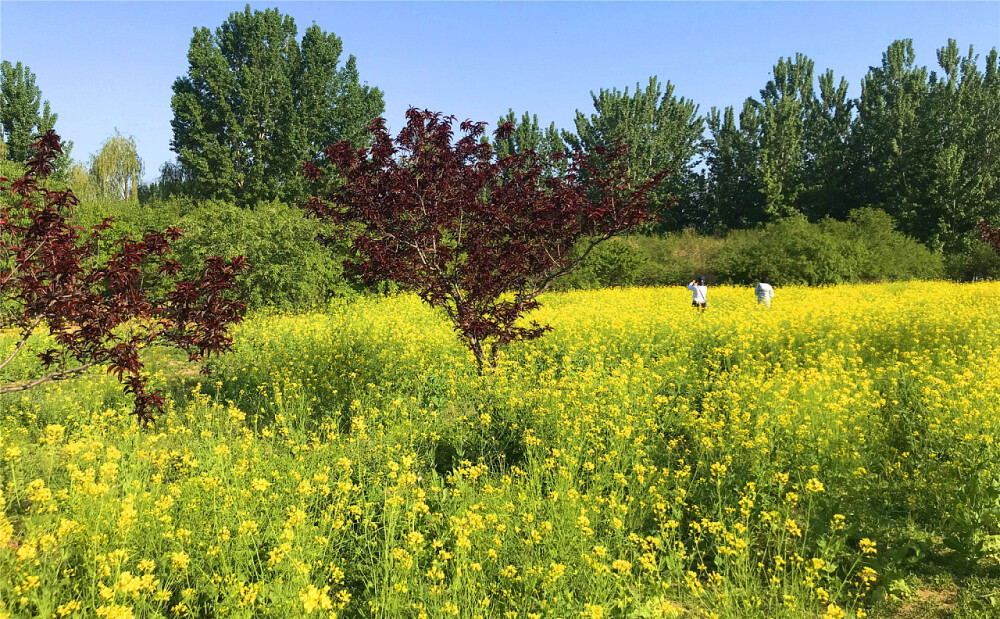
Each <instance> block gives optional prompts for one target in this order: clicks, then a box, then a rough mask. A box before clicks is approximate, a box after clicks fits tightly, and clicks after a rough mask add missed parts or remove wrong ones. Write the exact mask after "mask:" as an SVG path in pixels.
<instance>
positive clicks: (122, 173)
mask: <svg viewBox="0 0 1000 619" xmlns="http://www.w3.org/2000/svg"><path fill="white" fill-rule="evenodd" d="M90 177H91V179H92V180H93V185H94V187H95V188H96V191H97V193H98V194H99V195H100V196H101V197H104V198H113V199H116V200H138V199H139V198H138V193H137V189H138V186H139V181H140V179H141V178H142V160H141V159H140V158H139V154H138V152H137V150H136V146H135V138H134V137H133V136H128V137H125V136H124V135H122V134H121V133H119V132H118V130H117V129H116V130H115V134H114V135H113V136H111V137H110V138H108V139H107V140H105V141H104V144H103V145H102V146H101V150H100V152H99V153H97V154H96V155H94V156H93V157H92V158H91V160H90Z"/></svg>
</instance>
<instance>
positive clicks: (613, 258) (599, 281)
mask: <svg viewBox="0 0 1000 619" xmlns="http://www.w3.org/2000/svg"><path fill="white" fill-rule="evenodd" d="M577 251H578V252H581V251H582V245H581V246H580V247H578V248H577ZM647 262H649V257H648V256H647V255H646V254H645V253H644V252H643V251H642V250H640V249H639V248H638V246H637V245H636V243H635V242H633V241H632V240H631V239H628V238H624V237H615V238H613V239H610V240H608V241H605V242H603V243H600V244H599V245H596V246H595V247H594V248H593V249H592V250H591V251H590V254H588V255H587V257H586V258H585V259H584V260H583V261H582V262H581V263H580V266H579V268H577V269H576V270H575V271H573V272H572V273H570V274H569V275H567V276H565V277H563V278H561V279H558V280H556V288H557V289H562V290H566V289H570V288H583V289H593V288H611V287H614V286H631V285H633V284H634V283H636V281H635V280H636V275H637V274H638V273H639V272H640V271H641V269H643V268H644V267H645V265H646V263H647Z"/></svg>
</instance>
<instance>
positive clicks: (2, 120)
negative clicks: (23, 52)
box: [0, 60, 73, 180]
mask: <svg viewBox="0 0 1000 619" xmlns="http://www.w3.org/2000/svg"><path fill="white" fill-rule="evenodd" d="M58 118H59V115H58V114H54V113H52V110H51V109H50V108H49V102H48V101H42V90H41V89H40V88H39V87H38V86H37V85H36V84H35V74H34V73H32V71H31V69H30V68H29V67H27V66H25V65H23V64H21V63H20V62H18V63H17V64H12V63H11V62H10V61H8V60H4V61H3V62H0V127H2V130H3V142H4V145H5V146H6V156H7V158H8V159H10V160H11V161H16V162H18V163H25V162H27V161H28V160H29V159H31V158H32V157H33V156H34V154H35V149H34V148H32V146H31V144H32V142H34V141H35V139H36V138H37V137H38V136H40V135H42V134H44V133H45V132H46V131H48V130H49V129H53V128H55V125H56V120H57V119H58ZM61 146H62V149H63V154H62V155H60V156H59V157H57V158H56V162H55V166H56V173H55V174H54V175H53V176H54V177H55V178H56V179H57V180H61V179H63V176H64V174H65V172H66V170H67V169H68V167H69V163H70V159H69V152H70V150H71V149H72V148H73V143H72V142H66V141H63V142H62V143H61Z"/></svg>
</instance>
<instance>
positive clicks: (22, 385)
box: [0, 361, 99, 394]
mask: <svg viewBox="0 0 1000 619" xmlns="http://www.w3.org/2000/svg"><path fill="white" fill-rule="evenodd" d="M98 363H99V361H91V362H90V363H85V364H83V365H81V366H79V367H75V368H73V369H71V370H55V371H54V372H49V373H48V374H46V375H45V376H42V377H41V378H36V379H35V380H33V381H30V382H19V383H11V384H9V385H5V386H3V387H0V394H2V393H14V392H17V391H26V390H28V389H31V388H32V387H37V386H38V385H41V384H42V383H47V382H50V381H55V380H65V379H67V378H73V377H74V376H77V375H79V374H81V373H83V371H84V370H86V369H88V368H90V367H93V366H95V365H97V364H98Z"/></svg>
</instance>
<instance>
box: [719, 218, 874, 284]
mask: <svg viewBox="0 0 1000 619" xmlns="http://www.w3.org/2000/svg"><path fill="white" fill-rule="evenodd" d="M726 240H727V243H726V245H725V246H724V247H723V249H722V251H721V252H720V255H719V262H718V264H717V270H718V274H719V278H720V280H722V281H725V282H730V283H734V284H750V283H753V282H754V281H758V279H759V278H760V277H761V276H762V275H765V274H766V275H767V276H769V277H770V278H771V281H772V282H774V283H775V284H784V285H788V284H808V285H810V286H818V285H823V284H837V283H842V282H850V281H856V280H857V279H858V278H857V272H858V268H859V265H860V260H861V258H860V255H859V251H858V250H857V248H856V247H855V246H854V245H853V243H851V241H850V239H848V238H844V237H843V236H842V235H834V234H827V233H824V231H823V229H822V227H821V226H819V225H815V224H810V223H809V221H808V220H807V219H806V218H805V217H789V218H787V219H783V220H780V221H777V222H774V223H771V224H768V225H767V226H765V227H764V228H763V229H760V230H744V231H740V232H734V233H732V234H731V235H730V236H729V237H728V238H727V239H726Z"/></svg>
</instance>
